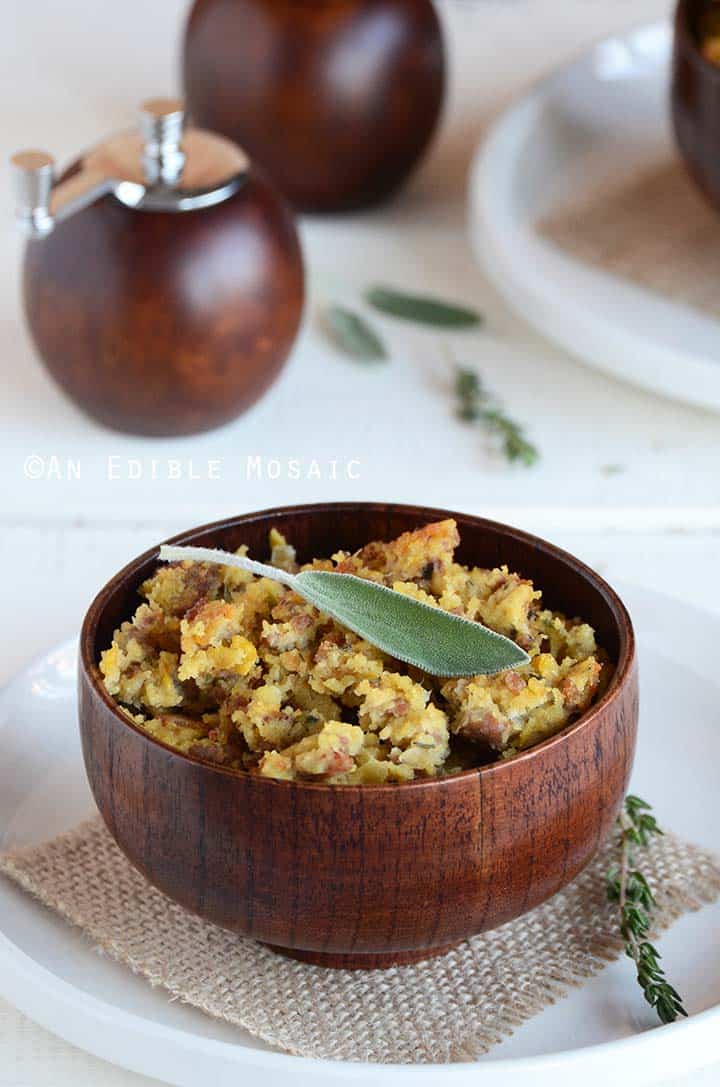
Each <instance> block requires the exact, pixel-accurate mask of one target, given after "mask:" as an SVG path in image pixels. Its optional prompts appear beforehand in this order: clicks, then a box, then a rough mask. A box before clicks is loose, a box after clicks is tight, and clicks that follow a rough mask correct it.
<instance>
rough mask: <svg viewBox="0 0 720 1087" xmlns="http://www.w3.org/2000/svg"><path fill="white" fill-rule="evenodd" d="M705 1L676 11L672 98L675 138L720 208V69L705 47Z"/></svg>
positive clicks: (689, 0) (685, 2) (686, 2)
mask: <svg viewBox="0 0 720 1087" xmlns="http://www.w3.org/2000/svg"><path fill="white" fill-rule="evenodd" d="M703 7H704V4H703V3H702V0H679V3H678V5H677V8H676V11H675V36H674V46H673V62H672V82H671V91H670V99H671V105H672V121H673V127H674V129H675V140H676V143H677V146H678V148H679V150H680V154H681V155H682V157H683V159H684V161H685V165H686V167H687V169H688V171H689V173H690V176H691V177H692V178H693V179H694V181H695V182H696V183H697V185H698V187H699V188H700V190H701V191H702V192H703V193H704V194H705V196H706V197H707V199H708V200H709V201H710V203H711V204H714V206H715V207H716V208H717V209H718V210H720V68H718V67H716V66H715V65H714V64H711V63H710V61H709V60H706V59H705V57H704V56H703V55H702V53H701V52H700V46H699V41H698V37H697V22H698V18H699V16H700V13H701V11H702V9H703Z"/></svg>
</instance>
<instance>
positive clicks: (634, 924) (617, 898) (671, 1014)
mask: <svg viewBox="0 0 720 1087" xmlns="http://www.w3.org/2000/svg"><path fill="white" fill-rule="evenodd" d="M651 810H652V809H651V806H650V804H648V803H647V801H645V800H641V799H640V797H639V796H632V795H628V796H626V797H625V803H624V805H623V809H622V811H621V812H620V815H619V816H618V827H619V848H620V861H619V863H618V864H616V865H615V866H613V868H611V869H610V871H609V872H608V882H607V894H608V898H609V899H610V901H611V902H614V903H616V904H617V907H618V912H619V914H620V933H621V935H622V938H623V941H624V943H625V954H626V955H627V956H628V958H629V959H632V960H633V962H634V963H635V969H636V971H637V980H638V985H639V986H640V988H641V989H642V991H643V996H644V997H645V999H646V1000H647V1002H648V1004H649V1005H650V1006H651V1007H652V1008H654V1009H655V1011H656V1012H657V1015H658V1018H659V1019H660V1021H661V1022H662V1023H674V1022H675V1020H676V1019H677V1018H678V1016H680V1015H682V1016H687V1012H686V1011H685V1008H684V1007H683V1004H682V998H681V996H680V995H679V993H678V992H677V991H676V990H675V989H673V987H672V985H670V983H669V982H668V980H667V978H666V977H665V972H664V970H663V968H662V967H661V966H660V962H659V960H660V958H661V956H660V953H659V952H658V950H657V948H655V947H654V946H653V944H651V943H650V941H649V940H648V939H647V936H648V933H649V932H650V929H651V926H652V914H653V911H654V909H655V907H656V905H657V903H656V901H655V896H654V895H653V892H652V890H651V889H650V885H649V883H648V881H647V879H646V878H645V876H644V875H643V874H642V872H641V871H640V870H639V869H638V868H636V867H635V863H636V862H635V851H636V849H638V848H640V849H645V848H647V846H648V845H649V844H650V839H651V838H652V837H653V836H654V835H656V834H662V833H663V832H662V830H661V829H660V827H659V826H658V824H657V820H656V819H655V816H654V815H652V814H651Z"/></svg>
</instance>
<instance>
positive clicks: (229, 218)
mask: <svg viewBox="0 0 720 1087" xmlns="http://www.w3.org/2000/svg"><path fill="white" fill-rule="evenodd" d="M303 283H304V276H303V264H302V256H301V252H300V245H299V241H298V237H297V234H296V231H295V226H294V223H293V220H292V216H291V214H290V212H289V209H288V208H287V206H286V204H285V202H284V200H283V199H282V197H280V196H279V194H278V193H276V192H275V190H274V189H273V187H272V186H270V185H269V184H268V183H267V181H266V180H265V179H264V178H263V176H262V174H260V173H258V172H257V171H254V172H251V174H250V175H249V177H248V179H247V180H246V182H245V183H244V184H243V185H242V186H241V188H240V189H239V191H238V192H237V193H236V194H235V195H234V196H232V197H230V198H229V199H228V200H226V201H224V202H223V203H220V204H217V205H215V206H214V207H210V208H205V209H203V210H199V211H191V212H183V213H177V212H175V213H173V212H143V211H135V210H132V209H130V208H127V207H125V206H124V205H123V204H121V203H120V202H119V201H118V200H116V199H115V197H113V196H108V197H104V198H103V199H102V200H99V201H97V202H96V203H94V204H93V205H91V206H90V207H88V208H86V209H85V210H83V211H81V212H79V213H77V214H76V215H74V216H72V217H71V218H69V219H67V220H66V221H65V222H63V223H60V224H59V225H58V226H57V227H56V229H55V230H54V232H53V233H52V234H51V235H50V236H49V237H47V238H45V239H43V240H41V241H32V242H30V243H29V245H28V247H27V251H26V258H25V274H24V298H25V310H26V315H27V320H28V324H29V327H30V332H31V334H32V337H33V340H34V342H35V346H36V348H37V350H38V353H39V354H40V357H41V358H42V360H43V362H44V363H45V366H46V367H47V369H48V370H49V371H50V373H51V375H52V376H53V378H54V379H55V381H56V382H57V384H58V385H59V386H60V388H61V389H63V391H64V392H65V393H66V394H67V395H68V396H69V397H70V398H71V399H72V400H74V401H75V403H77V404H78V405H79V406H80V407H81V408H82V409H83V410H84V411H85V412H87V413H88V414H89V415H91V416H92V417H93V418H94V419H97V420H98V421H99V422H101V423H103V424H105V425H106V426H109V427H112V428H114V429H117V430H122V431H127V432H130V433H133V434H146V435H175V434H190V433H195V432H197V431H203V430H208V429H210V428H212V427H215V426H218V425H220V424H221V423H225V422H227V421H229V420H230V419H233V418H235V417H236V416H237V415H240V414H241V412H243V411H245V409H246V408H248V407H250V405H251V404H253V403H254V402H255V401H256V400H257V399H258V397H260V396H261V395H262V394H263V393H264V392H265V390H266V389H267V388H268V387H269V386H270V385H271V384H272V382H273V381H274V380H275V378H276V377H277V375H278V373H279V372H280V370H281V368H282V366H283V364H284V362H285V360H286V358H287V356H288V354H289V352H290V349H291V348H292V345H293V343H294V341H295V337H296V334H297V331H298V327H299V324H300V319H301V315H302V307H303V291H304V287H303Z"/></svg>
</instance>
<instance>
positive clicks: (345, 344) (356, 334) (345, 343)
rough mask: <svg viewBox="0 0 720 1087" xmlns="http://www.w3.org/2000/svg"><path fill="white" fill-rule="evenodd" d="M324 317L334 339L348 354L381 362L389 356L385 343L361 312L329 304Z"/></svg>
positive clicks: (365, 359)
mask: <svg viewBox="0 0 720 1087" xmlns="http://www.w3.org/2000/svg"><path fill="white" fill-rule="evenodd" d="M323 319H324V322H325V325H326V327H327V330H328V332H329V333H330V335H331V336H332V339H333V341H334V342H335V344H336V345H337V346H338V347H339V348H340V349H341V350H342V351H344V352H345V354H346V355H351V356H352V358H354V359H362V360H363V361H365V362H381V361H382V360H383V359H386V358H387V351H386V350H385V344H384V343H383V342H382V340H381V339H380V337H379V335H378V334H377V332H376V331H375V329H374V328H372V327H371V326H370V325H369V324H368V322H367V321H366V320H365V319H364V318H363V317H360V316H359V314H357V313H353V311H352V310H349V309H345V308H344V307H343V306H328V307H327V309H326V310H325V311H324V313H323Z"/></svg>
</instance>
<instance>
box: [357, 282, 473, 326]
mask: <svg viewBox="0 0 720 1087" xmlns="http://www.w3.org/2000/svg"><path fill="white" fill-rule="evenodd" d="M365 300H366V302H368V303H369V305H371V306H373V307H374V308H375V309H377V310H380V311H381V312H382V313H385V314H387V315H388V316H390V317H401V318H402V319H403V320H405V321H416V322H418V323H419V324H422V325H434V326H435V327H436V328H455V329H461V328H476V327H477V326H478V325H480V324H482V320H483V319H482V317H481V315H480V314H479V313H477V312H476V311H475V310H472V309H468V308H467V307H465V306H456V305H453V304H452V303H450V302H443V301H441V300H440V299H438V298H428V297H426V296H424V295H412V294H403V293H401V292H400V291H395V290H393V289H392V288H390V287H370V288H369V289H368V290H367V291H366V292H365Z"/></svg>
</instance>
